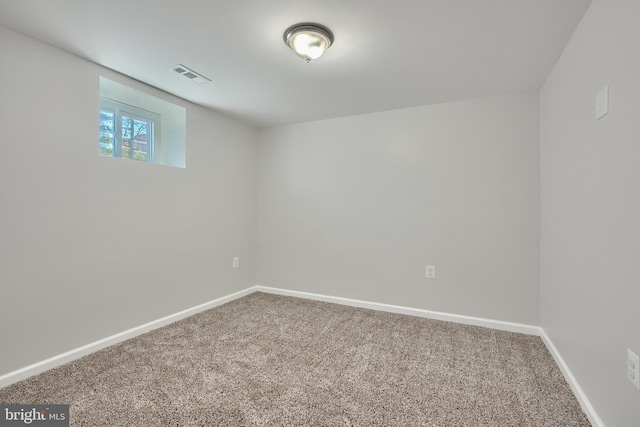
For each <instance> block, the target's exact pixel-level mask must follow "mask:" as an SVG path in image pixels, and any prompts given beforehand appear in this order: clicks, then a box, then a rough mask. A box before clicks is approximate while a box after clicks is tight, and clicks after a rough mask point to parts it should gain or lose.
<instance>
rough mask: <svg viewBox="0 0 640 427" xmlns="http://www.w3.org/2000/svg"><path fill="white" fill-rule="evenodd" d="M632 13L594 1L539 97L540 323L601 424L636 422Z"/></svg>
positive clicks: (638, 334) (638, 139) (637, 123)
mask: <svg viewBox="0 0 640 427" xmlns="http://www.w3.org/2000/svg"><path fill="white" fill-rule="evenodd" d="M639 18H640V2H639V1H638V0H594V1H593V3H592V4H591V6H590V8H589V10H588V11H587V13H586V15H585V17H584V19H583V21H582V22H581V24H580V26H579V27H578V28H577V30H576V31H575V33H574V35H573V37H572V39H571V41H570V42H569V44H568V46H567V47H566V49H565V51H564V52H563V54H562V56H561V57H560V59H559V60H558V63H557V64H556V66H555V68H554V69H553V71H552V72H551V74H550V75H549V77H548V78H547V81H546V82H545V84H544V86H543V88H542V92H541V104H540V108H541V110H540V140H541V146H540V167H541V224H540V225H541V277H540V280H541V301H540V303H541V324H542V327H543V328H544V330H545V331H546V333H547V334H548V335H549V336H550V338H551V339H552V341H553V342H554V344H555V346H556V347H557V348H558V350H559V352H560V354H561V355H562V357H563V358H564V360H565V362H566V363H567V365H568V367H569V369H570V370H571V371H572V373H573V375H574V376H575V378H576V380H577V382H578V383H579V384H580V387H581V388H582V389H583V391H584V392H585V394H586V396H587V397H588V399H589V401H590V403H591V404H592V405H593V407H594V408H595V410H596V412H597V413H598V416H599V417H600V418H601V420H602V423H603V424H604V425H606V426H609V427H611V426H616V427H617V426H620V427H627V426H629V427H630V426H638V425H640V392H638V390H637V389H636V388H635V387H634V386H633V384H631V382H630V381H628V380H627V370H626V360H627V348H630V349H631V350H633V351H634V352H636V353H638V352H640V273H639V269H638V265H639V264H640V44H639V43H638V41H639V40H640V25H639V24H638V22H639ZM606 86H608V87H609V113H608V114H607V115H605V116H604V117H601V118H600V119H598V120H596V95H597V94H598V93H599V92H600V91H601V90H602V89H603V88H605V87H606Z"/></svg>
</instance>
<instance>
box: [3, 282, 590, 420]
mask: <svg viewBox="0 0 640 427" xmlns="http://www.w3.org/2000/svg"><path fill="white" fill-rule="evenodd" d="M0 402H2V403H22V404H27V403H29V404H40V403H47V404H53V403H69V404H71V425H72V426H128V427H130V426H144V427H150V426H249V425H259V426H263V425H269V426H271V425H286V426H289V425H291V426H456V427H457V426H473V427H476V426H553V427H556V426H563V427H568V426H590V424H589V422H588V420H587V418H586V416H585V415H584V413H583V412H582V410H581V409H580V405H579V404H578V402H577V401H576V399H575V397H574V396H573V394H572V393H571V390H570V388H569V386H568V385H567V383H566V382H565V380H564V378H563V377H562V374H561V373H560V371H559V369H558V367H557V366H556V365H555V363H554V361H553V359H552V357H551V355H550V354H549V352H548V351H547V349H546V347H545V346H544V344H543V342H542V341H541V340H540V338H538V337H534V336H528V335H522V334H516V333H510V332H502V331H496V330H492V329H486V328H481V327H475V326H464V325H458V324H454V323H448V322H441V321H434V320H428V319H423V318H417V317H411V316H403V315H399V314H390V313H383V312H377V311H372V310H366V309H357V308H352V307H346V306H341V305H335V304H329V303H323V302H317V301H309V300H304V299H299V298H291V297H283V296H275V295H269V294H264V293H254V294H251V295H248V296H246V297H243V298H241V299H239V300H236V301H233V302H231V303H228V304H225V305H223V306H220V307H217V308H214V309H212V310H208V311H206V312H203V313H200V314H198V315H195V316H192V317H190V318H188V319H185V320H182V321H180V322H177V323H174V324H172V325H169V326H166V327H163V328H161V329H157V330H155V331H152V332H149V333H147V334H144V335H141V336H139V337H137V338H134V339H131V340H129V341H125V342H123V343H120V344H118V345H115V346H112V347H109V348H106V349H104V350H101V351H99V352H97V353H94V354H91V355H89V356H86V357H84V358H82V359H79V360H77V361H75V362H71V363H69V364H67V365H64V366H61V367H59V368H56V369H53V370H51V371H48V372H45V373H43V374H41V375H38V376H35V377H32V378H29V379H27V380H25V381H22V382H20V383H17V384H14V385H12V386H9V387H6V388H4V389H2V390H0Z"/></svg>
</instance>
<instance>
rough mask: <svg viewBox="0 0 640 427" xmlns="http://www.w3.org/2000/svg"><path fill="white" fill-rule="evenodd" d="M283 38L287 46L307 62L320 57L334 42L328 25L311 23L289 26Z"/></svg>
mask: <svg viewBox="0 0 640 427" xmlns="http://www.w3.org/2000/svg"><path fill="white" fill-rule="evenodd" d="M283 38H284V42H285V43H286V44H287V46H289V47H290V48H291V49H292V50H293V51H294V52H295V54H296V55H298V56H299V57H300V58H302V59H304V60H305V61H307V62H310V61H311V60H312V59H318V58H320V56H322V54H323V53H324V51H325V50H327V49H329V46H331V44H332V43H333V34H332V33H331V31H330V30H329V29H328V28H327V27H324V26H322V25H319V24H311V23H305V24H296V25H293V26H292V27H289V28H288V29H287V31H285V32H284V36H283Z"/></svg>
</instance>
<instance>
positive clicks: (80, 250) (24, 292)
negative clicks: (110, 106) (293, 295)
mask: <svg viewBox="0 0 640 427" xmlns="http://www.w3.org/2000/svg"><path fill="white" fill-rule="evenodd" d="M0 58H2V64H3V65H2V67H0V129H2V136H1V137H0V147H1V150H0V153H1V155H0V204H1V205H0V293H1V296H0V343H2V344H1V345H0V347H1V348H2V350H0V375H1V374H3V373H7V372H10V371H12V370H14V369H17V368H21V367H24V366H26V365H29V364H31V363H34V362H37V361H41V360H43V359H45V358H47V357H50V356H54V355H57V354H59V353H62V352H64V351H67V350H70V349H73V348H76V347H78V346H81V345H84V344H87V343H89V342H92V341H95V340H97V339H101V338H104V337H107V336H109V335H112V334H114V333H118V332H121V331H124V330H126V329H129V328H131V327H135V326H139V325H141V324H143V323H146V322H148V321H151V320H156V319H158V318H160V317H163V316H165V315H168V314H173V313H175V312H177V311H180V310H183V309H186V308H190V307H193V306H195V305H198V304H201V303H203V302H206V301H209V300H212V299H215V298H218V297H220V296H224V295H228V294H230V293H232V292H235V291H238V290H240V289H245V288H247V287H250V286H253V285H254V284H255V229H256V160H255V155H256V140H257V133H256V131H255V130H253V129H251V128H249V127H247V126H244V125H242V124H239V123H237V122H234V121H232V120H229V119H226V118H224V117H221V116H219V115H217V114H215V113H213V112H211V111H209V110H205V109H203V108H200V107H197V106H195V105H193V104H190V103H188V102H186V101H183V100H180V99H177V98H174V97H171V96H169V95H167V94H164V93H161V92H159V91H157V90H154V89H152V88H149V87H146V86H144V85H142V84H140V83H137V82H133V81H131V80H129V79H127V78H124V77H122V76H119V75H117V74H115V73H113V72H110V71H108V70H106V69H104V68H101V67H99V66H97V65H95V64H92V63H89V62H87V61H84V60H82V59H79V58H77V57H75V56H72V55H69V54H67V53H64V52H62V51H60V50H57V49H55V48H52V47H49V46H47V45H45V44H42V43H40V42H36V41H34V40H32V39H29V38H26V37H23V36H21V35H19V34H17V33H14V32H12V31H9V30H7V29H5V28H3V27H0ZM9 64H12V66H8V65H9ZM100 75H104V76H106V77H108V78H110V79H112V80H116V81H119V82H121V83H126V84H130V85H132V87H134V88H136V89H139V90H144V91H147V92H148V93H150V94H152V95H154V96H157V97H160V98H163V99H166V100H168V101H171V102H174V103H176V104H178V105H181V106H183V107H185V108H187V161H186V163H187V168H186V169H178V168H173V167H166V166H160V165H154V164H146V163H140V162H134V161H131V160H125V159H114V158H108V157H101V156H99V155H98V149H97V138H98V130H97V129H98V128H97V123H98V102H99V101H98V96H99V76H100ZM233 256H240V257H241V268H240V269H236V270H233V269H232V268H231V261H232V257H233Z"/></svg>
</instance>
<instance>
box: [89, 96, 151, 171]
mask: <svg viewBox="0 0 640 427" xmlns="http://www.w3.org/2000/svg"><path fill="white" fill-rule="evenodd" d="M103 110H105V111H110V112H113V117H114V123H113V126H114V130H113V155H112V156H113V157H120V158H123V159H130V160H135V158H134V157H133V156H134V150H133V144H131V156H130V157H122V116H125V117H129V118H132V119H134V120H137V121H140V122H146V123H147V160H146V162H147V163H153V162H154V160H155V157H156V153H160V152H161V150H160V116H159V115H158V114H156V113H153V112H151V111H146V110H142V109H140V108H137V107H134V106H132V105H127V104H123V103H121V102H118V101H115V100H113V99H109V98H104V97H101V98H100V111H103ZM131 139H132V141H133V134H132V136H131ZM138 161H140V160H138Z"/></svg>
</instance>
